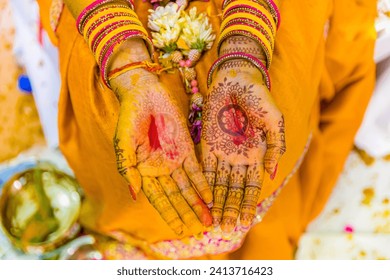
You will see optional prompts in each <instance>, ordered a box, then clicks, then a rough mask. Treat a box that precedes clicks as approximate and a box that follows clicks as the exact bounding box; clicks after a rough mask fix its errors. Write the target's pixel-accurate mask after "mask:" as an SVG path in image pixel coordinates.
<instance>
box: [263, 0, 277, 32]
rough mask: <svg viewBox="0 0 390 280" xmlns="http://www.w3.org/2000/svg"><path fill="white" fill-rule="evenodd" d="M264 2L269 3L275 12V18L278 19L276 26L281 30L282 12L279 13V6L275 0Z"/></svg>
mask: <svg viewBox="0 0 390 280" xmlns="http://www.w3.org/2000/svg"><path fill="white" fill-rule="evenodd" d="M264 1H265V2H267V4H268V6H270V8H272V10H273V11H274V13H275V14H274V16H275V17H276V19H275V21H276V26H277V28H278V29H279V26H280V21H281V17H280V11H279V8H278V6H277V5H276V4H275V2H274V1H273V0H264Z"/></svg>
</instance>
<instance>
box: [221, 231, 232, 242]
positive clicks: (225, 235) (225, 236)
mask: <svg viewBox="0 0 390 280" xmlns="http://www.w3.org/2000/svg"><path fill="white" fill-rule="evenodd" d="M231 238H232V232H231V231H230V232H225V231H222V239H224V240H230V239H231Z"/></svg>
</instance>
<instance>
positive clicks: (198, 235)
mask: <svg viewBox="0 0 390 280" xmlns="http://www.w3.org/2000/svg"><path fill="white" fill-rule="evenodd" d="M194 237H195V239H196V240H202V239H203V237H204V234H203V232H199V233H197V234H195V235H194Z"/></svg>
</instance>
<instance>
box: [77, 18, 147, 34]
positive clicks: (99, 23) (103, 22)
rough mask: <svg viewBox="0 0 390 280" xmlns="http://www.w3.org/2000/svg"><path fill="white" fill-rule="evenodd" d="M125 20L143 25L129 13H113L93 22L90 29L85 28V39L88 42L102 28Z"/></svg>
mask: <svg viewBox="0 0 390 280" xmlns="http://www.w3.org/2000/svg"><path fill="white" fill-rule="evenodd" d="M123 19H129V20H133V21H135V22H137V23H138V24H140V25H141V22H140V21H139V20H138V19H137V18H134V17H133V16H132V15H130V14H129V13H127V12H113V13H109V14H107V15H103V16H102V17H101V18H99V19H98V20H96V21H95V22H93V23H92V24H91V25H90V27H89V28H85V29H84V39H85V40H87V39H88V38H90V37H94V35H95V33H96V32H98V30H99V29H100V28H101V27H102V26H104V25H107V24H109V23H110V22H113V21H120V20H123Z"/></svg>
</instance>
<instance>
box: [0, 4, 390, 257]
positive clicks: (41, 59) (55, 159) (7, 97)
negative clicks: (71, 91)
mask: <svg viewBox="0 0 390 280" xmlns="http://www.w3.org/2000/svg"><path fill="white" fill-rule="evenodd" d="M376 30H377V34H378V38H377V44H376V49H375V61H376V63H377V85H376V89H375V92H374V93H373V95H372V99H371V102H370V105H369V107H368V109H367V112H366V116H365V119H364V121H363V123H362V125H361V128H360V131H359V132H358V134H357V135H356V139H355V148H354V149H353V150H351V152H350V155H349V158H348V160H347V162H346V164H345V168H344V172H343V173H342V175H341V176H340V178H339V180H338V182H337V184H336V186H335V188H334V191H333V193H332V196H331V197H330V199H329V201H328V203H327V205H326V207H325V209H324V210H323V212H322V213H321V215H320V216H319V217H318V218H317V219H316V220H314V221H313V222H312V223H311V224H310V225H309V227H308V228H307V230H306V232H305V234H304V235H303V236H302V238H301V240H300V243H299V248H298V250H297V252H296V259H390V95H389V94H390V0H382V1H378V17H377V22H376ZM57 69H58V61H57V50H56V49H55V47H53V46H52V45H51V43H50V41H49V39H48V37H47V34H46V33H45V32H44V31H43V30H42V27H41V24H40V21H39V11H38V6H37V4H36V2H35V0H0V192H1V191H2V188H5V187H4V186H5V185H6V184H7V181H8V180H9V179H10V178H11V177H12V176H13V175H14V174H16V173H17V172H18V171H21V170H26V169H27V168H30V167H34V166H44V169H45V168H46V169H45V170H52V169H55V170H59V171H61V172H64V176H69V178H70V179H69V180H68V181H67V184H69V189H68V191H67V192H66V193H61V192H58V191H53V195H56V196H58V197H59V196H61V195H63V197H64V199H63V200H58V203H59V205H58V208H59V209H60V208H61V205H64V203H65V204H66V203H68V204H69V203H72V206H73V207H74V209H75V210H74V213H73V214H72V213H64V214H63V215H65V216H64V217H65V219H64V220H66V221H67V224H64V225H59V228H61V227H63V229H62V230H63V231H62V232H59V236H60V235H61V238H62V239H61V240H59V239H56V240H52V242H51V244H50V246H51V247H50V246H49V245H48V246H49V247H45V246H46V245H47V244H41V245H42V246H37V247H34V248H27V249H26V244H16V243H14V242H13V241H12V240H10V239H9V236H8V235H7V233H6V230H5V229H4V228H2V229H1V230H0V259H39V258H63V259H66V258H91V259H99V254H98V252H96V251H94V250H93V248H92V247H91V244H93V240H92V239H91V238H90V237H89V236H83V237H82V238H76V239H74V238H73V237H74V236H75V234H76V232H77V231H78V230H79V228H78V227H77V222H75V219H76V220H77V217H74V216H77V211H78V210H77V209H78V208H77V207H78V206H79V205H78V204H79V202H80V201H79V200H80V197H81V196H82V194H81V193H80V191H79V190H78V189H77V183H74V182H72V181H71V177H72V171H71V170H70V169H69V167H68V166H67V164H66V161H65V160H64V158H63V157H62V155H61V153H60V152H59V150H58V132H57V122H56V119H57V118H56V116H57V102H58V96H59V89H60V78H59V73H58V70H57ZM42 174H43V175H42V178H45V177H44V176H46V175H45V174H44V173H42ZM31 176H32V177H31V178H33V179H31V178H30V177H28V176H27V175H26V177H25V180H27V181H28V180H30V179H31V180H36V178H37V177H34V176H36V174H33V175H31ZM50 176H51V177H50ZM50 176H49V175H47V176H46V177H50V180H52V181H51V182H57V183H58V184H60V183H61V184H63V182H62V181H61V182H60V181H59V180H60V179H58V178H60V177H61V176H62V175H61V176H59V177H58V176H57V177H56V176H54V175H53V176H52V175H50ZM29 178H30V179H29ZM34 178H35V179H34ZM61 178H62V177H61ZM45 180H46V179H45ZM45 180H43V181H42V182H43V184H44V183H45V182H46V181H45ZM56 180H57V181H56ZM76 193H77V195H76ZM5 195H7V197H10V196H12V193H10V192H8V191H7V192H5V191H4V192H3V193H2V197H4V196H5ZM26 195H27V196H28V194H26ZM75 195H76V197H75ZM77 197H78V198H77ZM41 199H43V200H41V201H44V199H45V198H41ZM67 199H68V200H67ZM4 203H5V202H4V198H2V200H0V208H1V207H2V205H3V204H4ZM17 203H20V202H19V201H16V202H15V205H18V204H17ZM68 204H67V205H68ZM27 212H28V211H27ZM75 213H76V214H75ZM52 214H53V213H44V212H42V213H41V215H43V216H44V215H49V216H50V215H52ZM2 215H3V214H2ZM72 215H73V216H72ZM2 218H3V220H6V219H7V218H9V217H6V216H4V215H3V216H2ZM38 220H39V219H38ZM72 230H73V232H72ZM42 234H43V233H42ZM64 236H65V237H64ZM26 238H27V237H26ZM64 238H65V239H64ZM23 246H24V247H23ZM18 247H19V248H20V247H23V248H24V249H26V250H24V251H27V253H26V252H24V253H22V251H21V250H18V249H17V248H18ZM48 248H49V249H48ZM48 251H49V252H50V253H47V252H48ZM76 251H78V254H79V255H78V256H75V252H76ZM43 253H45V254H43Z"/></svg>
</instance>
